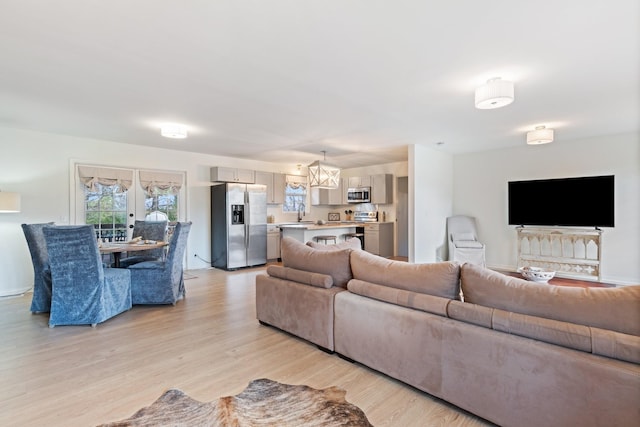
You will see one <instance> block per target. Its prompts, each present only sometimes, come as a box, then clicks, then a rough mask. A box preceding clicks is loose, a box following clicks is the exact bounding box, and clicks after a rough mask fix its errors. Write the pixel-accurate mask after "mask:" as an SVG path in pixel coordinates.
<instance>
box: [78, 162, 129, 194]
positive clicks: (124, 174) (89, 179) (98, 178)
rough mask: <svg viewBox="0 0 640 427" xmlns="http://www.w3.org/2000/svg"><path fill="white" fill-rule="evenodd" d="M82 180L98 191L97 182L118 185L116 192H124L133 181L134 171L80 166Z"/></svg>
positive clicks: (89, 187) (88, 186) (79, 174)
mask: <svg viewBox="0 0 640 427" xmlns="http://www.w3.org/2000/svg"><path fill="white" fill-rule="evenodd" d="M78 176H79V177H80V181H82V183H83V184H84V186H85V187H87V188H88V189H89V190H90V191H98V188H97V187H96V184H100V185H106V186H110V185H116V184H117V185H118V187H119V188H118V189H117V190H116V192H118V193H124V192H125V191H127V190H128V189H129V188H130V187H131V184H132V182H133V171H131V170H128V169H115V168H104V167H99V166H78Z"/></svg>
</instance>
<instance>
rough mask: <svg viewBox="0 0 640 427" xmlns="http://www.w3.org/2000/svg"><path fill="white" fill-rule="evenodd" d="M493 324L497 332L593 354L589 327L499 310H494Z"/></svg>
mask: <svg viewBox="0 0 640 427" xmlns="http://www.w3.org/2000/svg"><path fill="white" fill-rule="evenodd" d="M492 324H493V329H495V330H496V331H501V332H506V333H508V334H513V335H519V336H521V337H526V338H532V339H535V340H538V341H544V342H548V343H550V344H556V345H561V346H563V347H567V348H573V349H575V350H580V351H586V352H588V353H591V332H590V330H589V329H590V328H589V327H588V326H584V325H576V324H574V323H569V322H561V321H558V320H551V319H545V318H543V317H537V316H528V315H526V314H520V313H514V312H512V311H504V310H499V309H496V310H493V317H492Z"/></svg>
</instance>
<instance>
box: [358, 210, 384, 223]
mask: <svg viewBox="0 0 640 427" xmlns="http://www.w3.org/2000/svg"><path fill="white" fill-rule="evenodd" d="M353 220H354V221H355V222H378V212H357V211H356V212H354V213H353Z"/></svg>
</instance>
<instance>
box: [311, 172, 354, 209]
mask: <svg viewBox="0 0 640 427" xmlns="http://www.w3.org/2000/svg"><path fill="white" fill-rule="evenodd" d="M343 187H344V179H342V178H341V179H340V185H339V186H338V188H331V189H329V188H312V189H311V205H312V206H320V205H333V206H335V205H344V204H346V203H347V202H345V201H344V191H343Z"/></svg>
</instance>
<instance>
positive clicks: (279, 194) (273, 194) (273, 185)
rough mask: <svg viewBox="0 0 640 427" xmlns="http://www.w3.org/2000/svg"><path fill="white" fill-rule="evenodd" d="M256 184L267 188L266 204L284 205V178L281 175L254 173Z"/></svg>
mask: <svg viewBox="0 0 640 427" xmlns="http://www.w3.org/2000/svg"><path fill="white" fill-rule="evenodd" d="M256 184H263V185H266V186H267V203H268V204H272V205H282V204H284V191H285V185H286V176H285V175H284V174H282V173H272V172H261V171H256Z"/></svg>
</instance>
